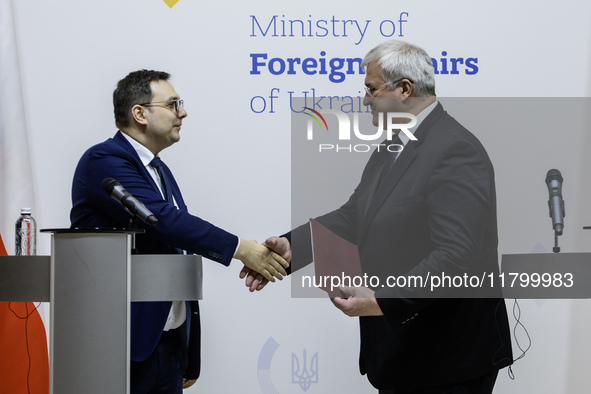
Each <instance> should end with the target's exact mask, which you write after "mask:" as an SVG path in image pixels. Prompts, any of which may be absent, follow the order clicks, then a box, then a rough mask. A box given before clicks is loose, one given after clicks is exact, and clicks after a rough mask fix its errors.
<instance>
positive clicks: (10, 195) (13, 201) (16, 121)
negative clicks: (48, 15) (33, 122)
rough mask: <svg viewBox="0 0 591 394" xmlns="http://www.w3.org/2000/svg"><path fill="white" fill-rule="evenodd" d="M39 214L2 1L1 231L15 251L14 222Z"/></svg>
mask: <svg viewBox="0 0 591 394" xmlns="http://www.w3.org/2000/svg"><path fill="white" fill-rule="evenodd" d="M23 207H30V208H32V209H33V216H35V211H34V209H35V194H34V190H33V172H32V166H31V157H30V154H29V141H28V137H27V128H26V121H25V109H24V102H23V94H22V88H21V79H20V68H19V60H18V52H17V46H16V37H15V26H14V21H13V13H12V2H11V0H0V234H2V235H3V236H4V241H5V244H4V245H5V247H6V248H7V250H8V253H10V254H13V252H14V241H12V242H10V240H12V237H10V235H11V234H14V222H15V221H16V219H17V218H18V216H19V214H20V209H21V208H23Z"/></svg>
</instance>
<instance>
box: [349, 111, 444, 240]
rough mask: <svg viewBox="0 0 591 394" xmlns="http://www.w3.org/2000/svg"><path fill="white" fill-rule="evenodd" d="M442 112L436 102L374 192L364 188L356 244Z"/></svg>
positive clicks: (413, 158) (364, 234)
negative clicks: (414, 139)
mask: <svg viewBox="0 0 591 394" xmlns="http://www.w3.org/2000/svg"><path fill="white" fill-rule="evenodd" d="M444 114H445V111H444V110H443V107H442V106H441V104H440V103H438V104H437V106H436V107H435V108H434V109H433V111H432V112H431V113H430V114H429V115H428V116H427V117H426V118H425V120H423V122H422V123H421V124H420V126H419V128H418V129H417V131H416V132H415V133H414V135H415V137H417V141H408V143H407V144H406V146H405V147H404V150H403V151H402V152H401V153H400V155H399V156H398V159H397V160H396V162H395V163H394V165H392V167H391V168H390V169H389V170H388V173H387V174H385V179H384V181H383V182H382V183H381V184H380V186H379V187H378V189H377V190H376V191H375V193H373V194H372V193H371V192H370V191H369V190H366V193H365V196H368V197H364V198H361V199H360V206H359V210H358V211H359V212H365V214H364V215H363V216H362V217H361V218H359V223H361V225H360V226H359V227H358V231H359V233H358V240H359V241H358V244H360V243H361V242H363V239H364V238H365V236H366V235H367V232H368V228H369V226H370V225H371V222H372V221H373V219H374V218H375V216H376V215H377V214H378V212H379V210H380V209H381V207H382V206H383V205H384V203H385V202H386V200H387V199H388V198H390V196H391V195H392V194H393V193H396V191H395V190H394V189H395V187H396V185H397V184H398V182H399V181H400V179H401V178H402V176H403V175H404V174H405V173H406V172H407V171H408V169H409V168H410V166H411V165H412V163H413V162H414V161H415V160H416V158H417V157H418V156H419V154H420V146H421V144H422V143H423V142H424V140H425V138H427V135H428V132H429V130H430V129H431V127H432V126H433V125H434V124H435V123H436V122H437V120H438V119H439V118H440V117H441V116H442V115H444ZM376 167H377V166H375V167H374V170H375V168H376ZM366 204H368V205H369V206H367V205H366Z"/></svg>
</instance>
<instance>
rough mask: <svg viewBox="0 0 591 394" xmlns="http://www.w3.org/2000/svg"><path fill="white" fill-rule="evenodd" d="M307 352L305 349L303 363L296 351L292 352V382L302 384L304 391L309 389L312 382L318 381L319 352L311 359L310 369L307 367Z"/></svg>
mask: <svg viewBox="0 0 591 394" xmlns="http://www.w3.org/2000/svg"><path fill="white" fill-rule="evenodd" d="M306 355H307V352H306V349H304V357H303V364H302V365H301V366H300V359H299V358H298V356H296V354H295V353H291V382H292V383H297V384H299V385H300V388H301V389H302V390H304V391H308V389H309V388H310V386H311V385H312V383H318V352H316V353H314V355H313V356H312V358H311V359H310V369H308V367H307V362H308V360H307V358H306Z"/></svg>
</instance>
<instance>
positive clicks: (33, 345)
mask: <svg viewBox="0 0 591 394" xmlns="http://www.w3.org/2000/svg"><path fill="white" fill-rule="evenodd" d="M22 207H31V208H33V209H34V208H35V195H34V190H33V174H32V166H31V157H30V154H29V143H28V138H27V129H26V122H25V110H24V102H23V95H22V88H21V80H20V68H19V60H18V52H17V46H16V37H15V27H14V20H13V12H12V2H11V0H0V254H3V255H6V254H7V253H6V247H5V246H7V247H8V249H9V251H13V250H14V241H13V242H12V244H11V243H9V242H8V240H10V239H14V238H12V237H14V235H13V234H14V224H15V221H16V219H17V218H18V215H19V213H20V208H22ZM2 234H4V236H5V239H6V240H7V243H6V244H4V242H2V237H1V235H2ZM9 234H12V237H10V236H9ZM9 237H10V238H9ZM48 392H49V363H48V357H47V336H46V332H45V327H44V326H43V321H42V320H41V317H40V316H39V313H38V312H37V309H36V305H34V304H33V303H31V302H0V394H29V393H30V394H47V393H48Z"/></svg>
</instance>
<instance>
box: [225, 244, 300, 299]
mask: <svg viewBox="0 0 591 394" xmlns="http://www.w3.org/2000/svg"><path fill="white" fill-rule="evenodd" d="M234 258H236V259H238V260H240V261H242V263H243V264H244V268H243V269H242V271H240V278H242V279H243V278H245V277H246V286H247V287H249V289H250V291H251V292H252V291H255V290H261V289H262V288H263V287H265V285H266V284H267V283H269V281H271V282H275V278H277V279H279V280H282V279H283V276H286V275H287V271H286V269H287V268H288V267H289V262H290V261H291V245H290V244H289V241H288V240H287V238H285V237H281V238H279V237H270V238H268V239H267V240H266V241H265V242H263V243H262V244H258V243H256V242H255V241H245V240H243V239H241V240H240V246H239V247H238V250H237V251H236V254H235V255H234Z"/></svg>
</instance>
